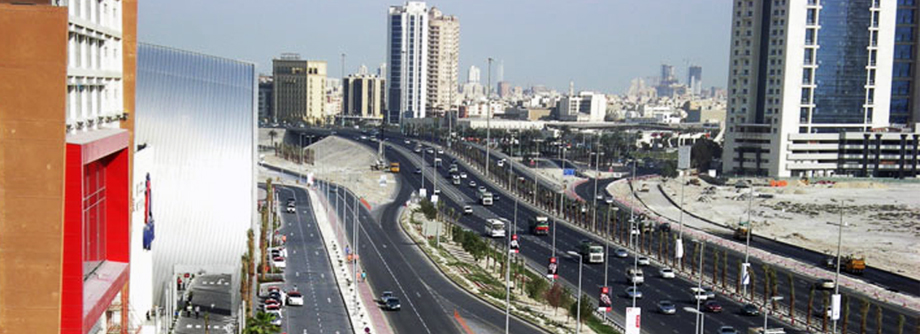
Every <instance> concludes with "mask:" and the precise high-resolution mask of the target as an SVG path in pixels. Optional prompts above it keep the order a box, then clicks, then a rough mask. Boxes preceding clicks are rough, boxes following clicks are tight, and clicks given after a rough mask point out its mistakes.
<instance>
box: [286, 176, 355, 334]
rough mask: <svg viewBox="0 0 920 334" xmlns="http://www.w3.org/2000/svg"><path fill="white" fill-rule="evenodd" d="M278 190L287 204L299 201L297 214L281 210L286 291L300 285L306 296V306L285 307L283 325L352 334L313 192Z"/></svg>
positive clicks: (289, 330) (295, 330)
mask: <svg viewBox="0 0 920 334" xmlns="http://www.w3.org/2000/svg"><path fill="white" fill-rule="evenodd" d="M276 189H277V194H278V198H279V203H282V204H283V203H287V200H288V199H293V200H294V201H295V203H296V204H295V205H296V210H295V212H294V213H288V212H287V211H286V210H284V209H282V210H281V212H283V214H282V216H281V223H282V226H281V228H280V229H279V230H278V231H279V233H282V234H283V235H285V236H286V238H287V242H286V243H285V246H286V248H287V258H286V261H285V263H286V268H285V270H284V279H285V291H290V290H293V289H295V288H296V289H297V291H299V292H300V293H301V294H303V299H304V304H303V306H291V305H287V306H286V307H284V310H283V311H282V312H283V313H284V319H283V322H282V326H281V327H282V328H283V329H284V332H285V333H350V332H351V330H350V329H351V324H350V323H349V320H348V313H347V312H346V311H345V304H344V301H343V300H342V297H341V295H340V294H339V289H338V286H337V285H336V283H335V278H334V276H333V273H332V265H331V264H330V263H329V256H328V254H327V253H326V247H325V246H324V245H323V241H322V237H321V236H320V232H319V227H318V226H317V225H316V219H315V217H314V215H313V207H312V205H310V197H309V195H307V192H306V190H304V189H302V188H298V187H285V186H279V187H277V188H276Z"/></svg>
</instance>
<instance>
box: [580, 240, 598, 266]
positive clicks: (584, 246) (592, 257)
mask: <svg viewBox="0 0 920 334" xmlns="http://www.w3.org/2000/svg"><path fill="white" fill-rule="evenodd" d="M578 253H580V254H581V257H582V261H584V262H585V263H602V262H604V247H602V246H600V245H598V244H595V243H594V242H592V241H590V240H582V241H581V247H579V248H578Z"/></svg>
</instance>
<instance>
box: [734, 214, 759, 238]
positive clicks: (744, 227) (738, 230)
mask: <svg viewBox="0 0 920 334" xmlns="http://www.w3.org/2000/svg"><path fill="white" fill-rule="evenodd" d="M749 226H751V224H750V223H749V222H746V221H741V220H740V219H739V221H738V225H736V226H735V233H734V235H732V236H733V237H734V238H735V240H747V237H748V232H749V231H748V229H749V228H750V227H749ZM753 237H754V235H753V234H752V235H751V238H753Z"/></svg>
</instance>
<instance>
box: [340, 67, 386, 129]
mask: <svg viewBox="0 0 920 334" xmlns="http://www.w3.org/2000/svg"><path fill="white" fill-rule="evenodd" d="M342 87H343V90H342V101H343V102H344V104H343V110H342V111H343V112H344V114H343V116H344V117H346V118H373V119H381V118H383V116H384V111H385V110H386V97H385V95H384V94H385V92H386V79H383V78H381V77H378V76H376V75H370V74H367V73H366V72H365V73H361V72H359V73H358V74H352V75H349V76H347V77H345V80H344V81H343V86H342Z"/></svg>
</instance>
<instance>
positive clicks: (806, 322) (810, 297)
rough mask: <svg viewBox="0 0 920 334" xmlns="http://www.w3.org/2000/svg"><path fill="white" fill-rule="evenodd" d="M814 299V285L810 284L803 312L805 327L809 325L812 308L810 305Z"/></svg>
mask: <svg viewBox="0 0 920 334" xmlns="http://www.w3.org/2000/svg"><path fill="white" fill-rule="evenodd" d="M814 301H815V287H814V286H812V287H811V289H810V290H808V309H807V311H806V312H805V314H806V316H805V319H806V320H805V327H811V309H812V305H814V304H813V303H814Z"/></svg>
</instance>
